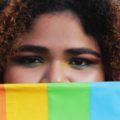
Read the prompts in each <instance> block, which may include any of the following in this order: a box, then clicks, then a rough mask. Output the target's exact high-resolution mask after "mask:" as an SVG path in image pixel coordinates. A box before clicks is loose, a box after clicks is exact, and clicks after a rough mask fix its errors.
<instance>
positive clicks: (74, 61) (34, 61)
mask: <svg viewBox="0 0 120 120" xmlns="http://www.w3.org/2000/svg"><path fill="white" fill-rule="evenodd" d="M12 61H13V62H14V63H16V64H19V65H22V66H25V67H37V66H40V65H43V64H44V63H45V62H46V61H45V59H44V58H43V57H41V56H19V57H15V58H13V59H12ZM97 62H98V61H97V60H89V59H86V58H71V59H69V60H68V64H69V65H70V66H71V67H73V68H75V69H83V68H86V67H89V66H91V65H95V64H97Z"/></svg>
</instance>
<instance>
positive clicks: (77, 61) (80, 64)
mask: <svg viewBox="0 0 120 120" xmlns="http://www.w3.org/2000/svg"><path fill="white" fill-rule="evenodd" d="M96 63H97V61H96V60H89V59H84V58H72V59H70V60H69V64H70V65H71V66H72V67H74V68H76V69H82V68H85V67H88V66H91V65H94V64H96Z"/></svg>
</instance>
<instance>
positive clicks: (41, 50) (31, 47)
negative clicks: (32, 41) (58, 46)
mask: <svg viewBox="0 0 120 120" xmlns="http://www.w3.org/2000/svg"><path fill="white" fill-rule="evenodd" d="M17 51H18V52H33V53H38V54H39V53H49V50H48V48H46V47H43V46H36V45H24V46H21V47H19V48H18V49H17Z"/></svg>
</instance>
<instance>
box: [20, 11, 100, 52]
mask: <svg viewBox="0 0 120 120" xmlns="http://www.w3.org/2000/svg"><path fill="white" fill-rule="evenodd" d="M22 37H23V38H22V39H23V41H22V44H23V45H26V44H30V45H31V44H32V45H40V46H45V47H49V48H54V47H55V48H58V49H60V48H62V49H65V48H66V49H67V48H68V49H69V48H71V47H74V48H78V47H88V48H92V49H93V50H96V49H97V50H98V48H99V47H98V45H97V43H96V41H95V39H94V38H93V37H92V36H89V35H87V34H86V33H85V31H84V28H83V26H82V25H81V22H80V20H79V19H78V18H77V17H76V16H74V15H72V14H71V13H69V12H65V13H57V14H56V13H55V14H45V15H42V16H39V17H37V18H36V19H35V21H34V23H33V25H32V27H31V30H30V31H29V32H28V33H26V34H25V35H24V36H22Z"/></svg>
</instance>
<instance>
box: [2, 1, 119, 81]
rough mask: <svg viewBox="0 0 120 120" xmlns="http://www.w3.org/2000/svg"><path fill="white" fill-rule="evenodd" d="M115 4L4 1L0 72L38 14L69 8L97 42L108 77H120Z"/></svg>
mask: <svg viewBox="0 0 120 120" xmlns="http://www.w3.org/2000/svg"><path fill="white" fill-rule="evenodd" d="M116 3H117V2H116ZM116 3H115V2H112V0H9V1H8V2H7V3H6V5H5V4H4V5H2V4H1V13H0V66H1V75H2V74H4V72H3V69H2V68H4V67H3V66H5V63H6V62H7V60H8V56H10V55H12V54H14V52H13V51H14V48H15V43H16V39H17V38H18V36H20V35H21V34H23V33H24V32H26V31H29V30H30V29H31V28H30V27H31V26H32V24H33V21H34V20H35V18H36V17H38V16H40V15H42V14H48V13H60V12H64V11H70V12H71V13H72V14H74V15H76V16H77V17H78V18H79V20H80V21H81V23H82V26H83V28H84V30H85V32H86V34H88V35H91V36H93V37H94V38H95V40H96V41H97V43H98V45H99V47H100V50H101V53H102V61H103V66H104V72H105V77H106V79H105V80H107V81H109V80H117V79H118V76H119V74H120V53H119V52H120V33H119V32H120V22H119V21H120V20H119V17H118V16H119V15H118V14H119V13H120V12H119V10H117V9H118V7H119V6H117V5H118V4H116ZM117 12H119V13H118V14H117ZM118 27H119V28H118Z"/></svg>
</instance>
